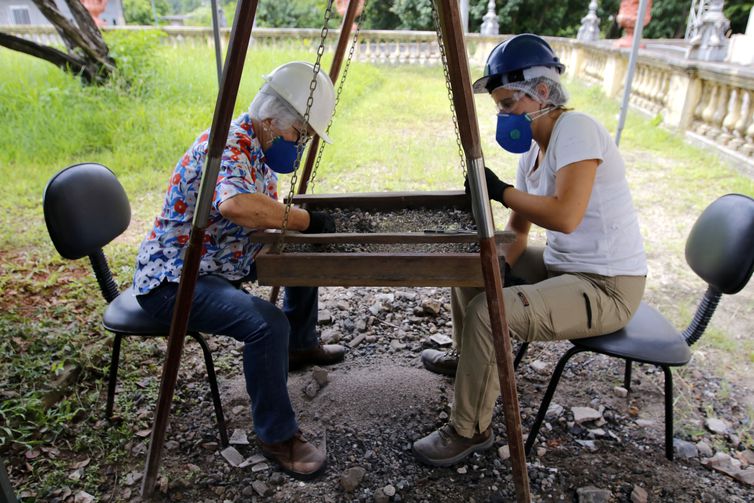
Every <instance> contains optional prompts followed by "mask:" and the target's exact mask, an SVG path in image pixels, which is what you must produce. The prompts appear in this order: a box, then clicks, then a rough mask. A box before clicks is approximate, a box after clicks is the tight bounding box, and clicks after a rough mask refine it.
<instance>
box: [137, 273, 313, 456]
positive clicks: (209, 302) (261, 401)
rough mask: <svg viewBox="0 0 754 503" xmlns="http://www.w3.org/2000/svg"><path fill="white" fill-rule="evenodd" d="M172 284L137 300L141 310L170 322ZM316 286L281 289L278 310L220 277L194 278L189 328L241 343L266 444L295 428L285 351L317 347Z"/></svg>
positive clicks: (253, 405)
mask: <svg viewBox="0 0 754 503" xmlns="http://www.w3.org/2000/svg"><path fill="white" fill-rule="evenodd" d="M177 292H178V284H177V283H163V284H161V285H160V286H158V287H157V288H155V289H154V290H152V291H151V292H149V293H147V294H145V295H139V296H137V297H136V299H137V300H138V302H139V305H141V307H142V309H144V310H145V311H146V312H148V313H149V314H150V315H152V316H154V317H155V318H157V319H160V320H164V322H165V324H166V325H169V324H170V320H171V319H172V315H173V306H174V305H175V298H176V294H177ZM317 311H318V308H317V288H309V287H296V288H286V289H285V299H284V302H283V310H282V311H281V310H280V309H278V308H277V307H276V306H274V305H273V304H271V303H269V302H267V301H266V300H263V299H260V298H259V297H255V296H253V295H251V294H249V293H247V292H245V291H243V290H241V289H239V288H237V287H236V286H234V285H233V284H232V283H230V282H229V281H228V280H226V279H225V278H222V277H220V276H214V275H204V276H199V279H198V280H197V282H196V288H195V290H194V302H193V304H192V307H191V314H190V316H189V324H188V326H189V330H195V331H199V332H206V333H211V334H219V335H228V336H230V337H233V338H234V339H236V340H238V341H241V342H243V343H244V349H243V372H244V377H245V378H246V391H247V392H248V393H249V397H250V398H251V414H252V418H253V419H254V430H255V431H256V433H257V436H258V437H259V439H260V440H262V441H263V442H265V443H277V442H282V441H285V440H288V439H289V438H291V437H292V436H293V434H294V433H295V432H296V431H297V430H298V424H297V423H296V415H295V414H294V412H293V408H292V407H291V401H290V399H289V398H288V387H287V381H288V351H289V350H301V349H308V348H312V347H316V346H317V345H318V344H319V338H318V336H317V333H316V331H315V326H316V323H317Z"/></svg>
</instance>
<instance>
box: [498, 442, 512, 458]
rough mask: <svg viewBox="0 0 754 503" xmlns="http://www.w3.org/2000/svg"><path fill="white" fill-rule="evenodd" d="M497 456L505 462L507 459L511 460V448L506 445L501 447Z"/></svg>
mask: <svg viewBox="0 0 754 503" xmlns="http://www.w3.org/2000/svg"><path fill="white" fill-rule="evenodd" d="M497 455H498V457H499V458H500V459H502V460H503V461H505V460H506V459H508V458H510V457H511V450H510V447H508V446H507V445H504V446H502V447H500V448H499V449H498V450H497Z"/></svg>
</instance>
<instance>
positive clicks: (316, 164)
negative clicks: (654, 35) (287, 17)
mask: <svg viewBox="0 0 754 503" xmlns="http://www.w3.org/2000/svg"><path fill="white" fill-rule="evenodd" d="M351 1H352V2H355V1H356V0H351ZM367 2H368V0H364V4H363V6H362V9H361V15H360V16H359V19H358V23H357V24H356V30H355V31H354V32H353V40H352V41H351V48H350V49H349V51H348V57H347V58H346V64H345V65H343V74H342V75H341V77H340V83H339V84H338V91H337V93H336V94H335V106H334V107H333V111H332V117H330V122H329V124H327V130H326V132H327V133H329V132H330V126H332V123H333V121H334V120H335V113H336V112H337V110H338V103H340V94H341V93H342V92H343V84H345V83H346V77H348V69H349V68H350V66H351V60H352V59H353V54H354V51H355V50H356V44H357V43H358V41H359V30H361V25H362V24H363V22H364V19H366V15H367ZM325 146H326V144H325V142H320V144H319V150H317V158H316V160H315V161H314V167H313V168H312V172H311V176H310V177H309V185H308V188H309V192H310V193H313V192H314V185H315V181H316V178H317V169H319V163H320V161H321V160H322V153H323V152H324V151H325Z"/></svg>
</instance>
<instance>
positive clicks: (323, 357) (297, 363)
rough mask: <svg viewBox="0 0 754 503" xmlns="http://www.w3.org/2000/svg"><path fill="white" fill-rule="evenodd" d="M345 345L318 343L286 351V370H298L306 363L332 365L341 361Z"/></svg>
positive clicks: (344, 352) (344, 353)
mask: <svg viewBox="0 0 754 503" xmlns="http://www.w3.org/2000/svg"><path fill="white" fill-rule="evenodd" d="M345 355H346V347H345V346H341V345H340V344H320V345H319V346H316V347H313V348H311V349H304V350H301V351H291V352H289V353H288V370H298V369H300V368H303V367H306V366H307V365H332V364H333V363H338V362H341V361H343V358H344V357H345Z"/></svg>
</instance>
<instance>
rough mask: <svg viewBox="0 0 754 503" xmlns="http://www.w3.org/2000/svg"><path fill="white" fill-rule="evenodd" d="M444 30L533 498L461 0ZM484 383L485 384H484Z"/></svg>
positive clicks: (507, 387) (493, 318)
mask: <svg viewBox="0 0 754 503" xmlns="http://www.w3.org/2000/svg"><path fill="white" fill-rule="evenodd" d="M435 3H436V6H437V10H438V14H439V18H440V29H441V31H442V38H443V42H444V46H445V53H446V55H447V61H448V71H449V74H450V81H451V88H452V91H453V104H454V106H455V109H456V114H457V118H458V126H459V131H460V136H461V143H462V145H463V149H464V151H465V152H466V161H467V166H468V176H469V185H470V187H471V194H472V207H473V209H474V214H475V216H476V218H477V226H478V228H479V247H480V256H481V266H482V271H483V277H484V285H485V291H486V296H487V307H488V309H489V315H490V322H491V325H492V334H491V336H492V338H493V344H494V347H495V357H496V358H497V369H498V379H499V381H500V391H501V393H502V395H503V411H504V413H505V425H506V430H507V435H508V444H509V446H510V454H511V465H512V469H513V483H514V485H515V487H516V498H517V501H519V502H526V503H528V502H529V501H531V493H530V488H529V475H528V473H527V471H526V454H525V452H524V444H523V439H522V431H521V412H520V410H519V404H518V395H517V393H516V379H515V374H514V369H513V353H512V347H511V341H510V335H509V333H508V324H507V322H506V319H505V305H504V302H503V281H502V277H501V274H500V264H499V262H498V258H497V250H496V247H495V242H494V238H493V235H494V222H493V221H492V212H491V210H490V207H489V204H490V203H489V199H488V198H487V188H486V185H484V184H485V180H484V175H483V173H484V158H483V157H482V146H481V142H480V139H479V124H478V123H477V116H476V108H475V105H474V96H473V93H472V88H471V77H470V75H469V63H468V57H467V54H466V46H465V40H464V30H463V26H462V22H461V15H460V12H459V9H458V2H457V0H435ZM480 385H481V383H480Z"/></svg>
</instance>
